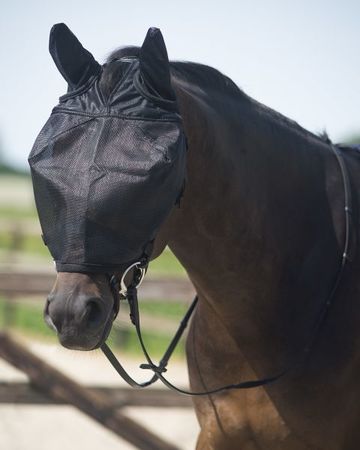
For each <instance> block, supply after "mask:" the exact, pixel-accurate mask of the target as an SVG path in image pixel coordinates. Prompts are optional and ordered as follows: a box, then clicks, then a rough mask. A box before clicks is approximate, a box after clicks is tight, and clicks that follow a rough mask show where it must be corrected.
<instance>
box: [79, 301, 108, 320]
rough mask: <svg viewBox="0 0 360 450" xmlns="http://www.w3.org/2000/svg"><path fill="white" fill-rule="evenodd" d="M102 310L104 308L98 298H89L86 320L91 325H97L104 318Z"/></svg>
mask: <svg viewBox="0 0 360 450" xmlns="http://www.w3.org/2000/svg"><path fill="white" fill-rule="evenodd" d="M102 312H103V309H102V306H101V304H100V302H99V301H98V300H88V301H87V302H86V313H85V316H84V320H85V321H86V322H87V324H88V325H89V326H97V325H99V322H100V321H101V319H102Z"/></svg>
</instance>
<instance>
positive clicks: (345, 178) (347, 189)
mask: <svg viewBox="0 0 360 450" xmlns="http://www.w3.org/2000/svg"><path fill="white" fill-rule="evenodd" d="M331 149H332V151H333V153H334V155H335V157H336V160H337V162H338V165H339V168H340V173H341V177H342V182H343V189H344V212H345V239H344V250H343V253H342V256H341V261H340V265H339V269H338V272H337V275H336V278H335V280H334V283H333V285H332V288H331V290H330V292H329V294H328V296H327V297H326V298H325V300H324V302H323V304H322V307H321V310H320V313H319V315H318V317H317V321H316V324H315V327H314V330H313V332H312V334H311V336H310V339H309V341H308V342H307V344H306V345H305V347H304V348H303V350H302V352H301V357H300V358H299V359H298V360H297V361H296V362H295V363H293V364H292V365H290V366H288V367H287V368H285V369H284V370H282V371H281V372H278V373H277V374H276V375H274V376H271V377H267V378H262V379H260V380H250V381H244V382H241V383H236V384H229V385H226V386H222V387H219V388H217V389H213V390H209V391H202V392H193V391H187V390H184V389H180V388H178V387H176V386H174V385H173V384H172V383H170V382H169V381H168V380H167V379H166V378H165V377H164V375H163V373H164V372H166V366H167V364H168V362H169V359H170V357H171V355H172V353H173V351H174V349H175V347H176V345H177V344H178V342H179V340H180V338H181V336H182V335H183V333H184V331H185V328H186V327H187V324H188V322H189V320H190V317H191V315H192V313H193V312H194V310H195V307H196V304H197V302H198V297H197V296H196V297H195V299H194V300H193V302H192V303H191V305H190V307H189V309H188V311H187V312H186V314H185V316H184V318H183V320H182V321H181V322H180V325H179V328H178V330H177V332H176V334H175V336H174V337H173V339H172V340H171V342H170V344H169V347H168V348H167V350H166V351H165V353H164V356H163V357H162V359H161V360H160V363H159V364H158V365H156V364H155V363H154V362H153V361H152V359H151V357H150V355H149V353H148V351H147V349H146V347H145V344H144V341H143V338H142V334H141V328H140V316H139V306H138V298H137V288H138V287H139V286H140V284H141V282H142V281H143V279H144V276H145V273H146V270H147V266H148V259H147V258H146V259H144V261H142V262H136V263H134V264H132V265H130V266H129V267H128V268H127V269H126V270H125V272H124V274H123V275H122V277H121V280H120V281H118V280H117V278H116V277H115V276H114V275H113V276H111V277H110V285H111V289H112V291H113V293H114V302H115V308H114V309H115V310H116V315H117V313H118V311H119V304H120V301H121V300H127V301H128V303H129V306H130V318H131V322H132V323H133V325H134V326H135V329H136V333H137V336H138V339H139V342H140V346H141V348H142V351H143V354H144V356H145V358H146V361H147V362H146V363H144V364H141V365H140V368H141V369H147V370H151V371H152V372H153V373H154V374H153V376H152V378H151V379H149V380H148V381H146V382H143V383H138V382H137V381H135V380H134V379H133V378H131V376H130V375H129V374H128V373H127V372H126V370H125V369H124V367H123V366H122V365H121V364H120V362H119V361H118V360H117V358H116V357H115V355H114V354H113V352H112V351H111V350H110V348H109V347H108V345H107V344H106V343H104V344H103V345H102V346H101V350H102V351H103V353H104V354H105V356H106V357H107V359H108V360H109V362H110V363H111V364H112V366H113V367H114V369H115V370H116V371H117V372H118V374H119V375H120V376H121V377H122V378H123V380H124V381H126V382H127V383H128V384H129V385H130V386H132V387H137V388H145V387H147V386H150V385H151V384H153V383H155V382H156V381H158V380H160V381H161V382H162V383H164V385H165V386H167V387H168V388H170V389H172V390H174V391H176V392H178V393H181V394H185V395H193V396H202V395H209V394H216V393H218V392H221V391H226V390H230V389H249V388H254V387H258V386H264V385H267V384H270V383H273V382H274V381H276V380H278V379H279V378H281V377H283V376H284V375H286V374H288V373H289V372H290V371H292V370H294V369H296V368H297V367H299V366H300V365H301V364H302V363H303V362H304V358H306V357H307V356H308V354H309V353H310V351H311V350H312V348H313V346H314V342H315V340H316V337H317V335H318V333H319V331H320V328H321V326H322V325H323V323H324V321H325V318H326V316H327V312H328V310H329V307H330V305H331V304H332V301H333V299H334V296H335V293H336V292H337V289H338V286H339V284H340V281H341V278H342V275H343V273H344V269H345V266H346V263H347V262H348V261H349V260H350V259H349V249H350V237H351V231H352V220H351V215H352V210H351V185H350V179H349V174H348V171H347V168H346V165H345V162H344V159H343V156H342V154H341V152H340V151H339V149H338V148H337V147H335V146H334V145H332V144H331ZM131 270H133V275H132V280H131V282H130V284H129V286H126V283H125V277H126V276H127V275H128V274H129V272H130V271H131ZM116 305H117V306H116ZM116 315H115V317H116Z"/></svg>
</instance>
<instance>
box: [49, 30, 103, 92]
mask: <svg viewBox="0 0 360 450" xmlns="http://www.w3.org/2000/svg"><path fill="white" fill-rule="evenodd" d="M49 51H50V54H51V56H52V58H53V60H54V62H55V64H56V67H57V68H58V69H59V72H60V73H61V75H62V76H63V77H64V78H65V80H66V81H67V82H68V84H69V87H70V89H76V88H78V87H80V86H81V85H83V84H84V83H86V82H87V81H88V79H89V78H90V77H91V76H92V75H94V74H96V73H98V72H99V70H100V64H99V63H98V62H96V61H95V59H94V57H93V55H92V54H91V53H90V52H88V51H87V50H86V49H85V48H84V47H83V46H82V45H81V44H80V42H79V40H78V39H77V37H76V36H75V35H74V34H73V33H72V32H71V31H70V29H69V28H68V27H67V26H66V25H65V24H64V23H58V24H56V25H54V26H53V27H52V29H51V31H50V39H49Z"/></svg>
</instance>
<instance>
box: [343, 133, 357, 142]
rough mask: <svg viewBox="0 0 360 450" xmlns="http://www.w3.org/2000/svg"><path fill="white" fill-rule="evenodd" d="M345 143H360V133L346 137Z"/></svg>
mask: <svg viewBox="0 0 360 450" xmlns="http://www.w3.org/2000/svg"><path fill="white" fill-rule="evenodd" d="M346 143H347V144H360V133H357V134H353V135H352V136H350V137H349V138H348V139H346Z"/></svg>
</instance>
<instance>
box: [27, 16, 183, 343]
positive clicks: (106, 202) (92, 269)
mask: <svg viewBox="0 0 360 450" xmlns="http://www.w3.org/2000/svg"><path fill="white" fill-rule="evenodd" d="M49 48H50V53H51V55H52V57H53V59H54V62H55V64H56V66H57V67H58V69H59V71H60V72H61V74H62V75H63V77H64V78H65V80H66V81H67V83H68V92H67V93H66V94H65V95H63V96H62V97H61V98H60V101H59V104H58V105H57V106H56V107H55V108H54V109H53V111H52V114H51V116H50V118H49V120H48V121H47V123H46V124H45V126H44V127H43V129H42V130H41V132H40V135H39V136H38V138H37V140H36V142H35V144H34V147H33V149H32V151H31V154H30V156H29V163H30V166H31V171H32V178H33V186H34V194H35V200H36V205H37V209H38V213H39V218H40V222H41V226H42V232H43V237H44V242H45V244H46V245H47V246H48V248H49V250H50V252H51V254H52V256H53V258H54V261H55V264H56V268H57V272H58V274H57V280H56V283H55V286H54V288H53V290H52V292H51V294H50V295H49V298H48V300H47V303H46V308H45V319H46V322H47V323H48V324H49V325H50V326H51V327H52V328H54V329H55V330H56V331H57V333H58V336H59V339H60V342H61V343H62V344H63V345H64V346H66V347H69V348H74V349H82V350H91V349H93V348H96V347H99V346H100V345H101V344H102V343H103V342H104V341H105V340H106V338H107V336H108V334H109V332H110V329H111V325H112V322H113V320H114V317H115V316H116V312H117V308H118V299H117V292H116V290H117V287H118V284H119V283H120V280H121V278H122V277H123V274H124V273H125V272H129V276H130V275H131V271H129V270H128V269H129V268H131V267H132V268H134V269H136V268H137V267H140V266H141V267H142V269H144V268H145V267H146V266H147V264H148V261H149V259H150V257H151V256H152V255H154V252H153V247H154V240H155V236H156V235H157V232H158V230H159V228H160V226H161V224H162V223H163V222H164V220H165V219H166V217H167V216H168V215H169V213H170V211H171V210H172V208H173V206H174V205H175V204H176V202H177V200H178V198H179V196H180V195H181V193H182V189H183V184H184V177H185V153H186V139H185V135H184V132H183V127H182V121H181V117H180V114H179V112H178V108H177V102H176V97H175V93H174V91H173V89H172V86H171V83H170V69H169V61H168V57H167V51H166V47H165V44H164V40H163V38H162V35H161V33H160V31H159V30H158V29H155V28H151V29H150V30H149V31H148V33H147V36H146V38H145V41H144V43H143V45H142V47H141V48H140V49H135V51H134V50H133V51H132V52H130V53H131V54H127V55H125V56H122V57H113V58H110V60H109V61H108V62H107V63H106V64H104V65H102V66H101V65H100V64H99V63H98V62H97V61H96V60H95V59H94V57H93V56H92V55H91V53H90V52H88V51H87V50H85V49H84V48H83V47H82V45H81V44H80V42H79V41H78V40H77V38H76V37H75V36H74V35H73V34H72V32H71V31H70V30H69V29H68V28H67V27H66V26H65V25H64V24H58V25H55V26H54V27H53V29H52V30H51V33H50V45H49ZM110 280H112V282H111V283H110Z"/></svg>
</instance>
